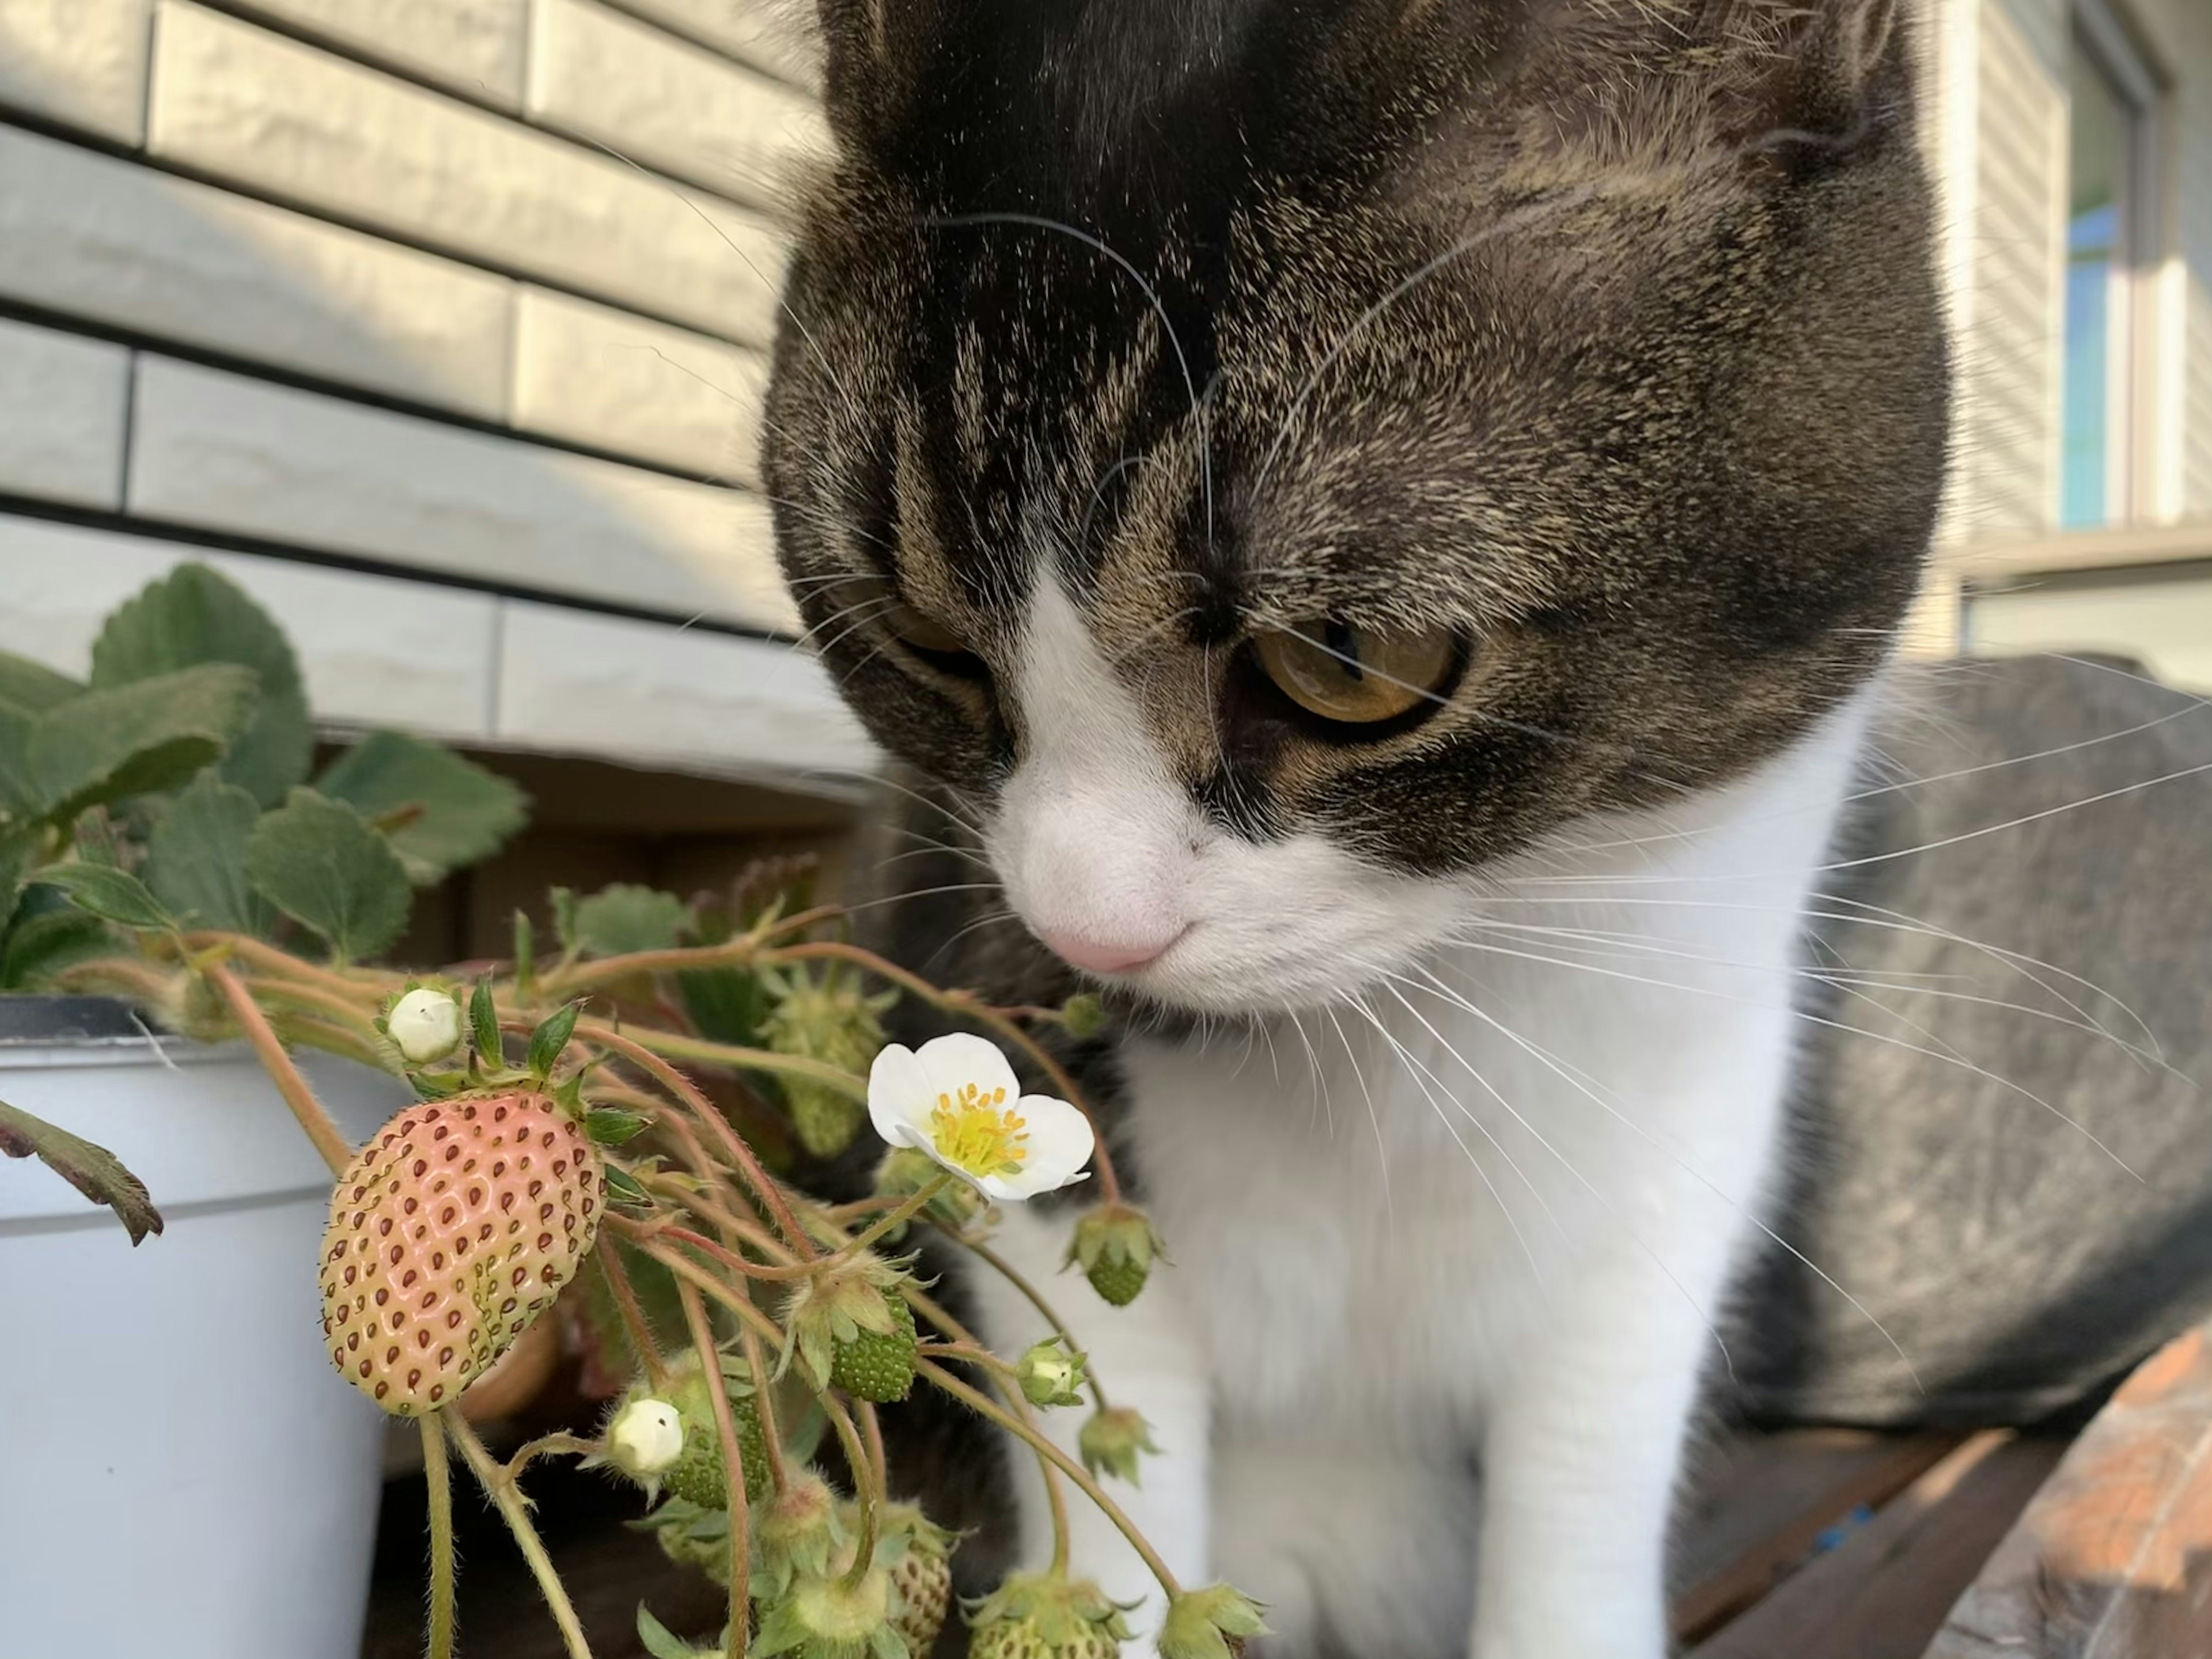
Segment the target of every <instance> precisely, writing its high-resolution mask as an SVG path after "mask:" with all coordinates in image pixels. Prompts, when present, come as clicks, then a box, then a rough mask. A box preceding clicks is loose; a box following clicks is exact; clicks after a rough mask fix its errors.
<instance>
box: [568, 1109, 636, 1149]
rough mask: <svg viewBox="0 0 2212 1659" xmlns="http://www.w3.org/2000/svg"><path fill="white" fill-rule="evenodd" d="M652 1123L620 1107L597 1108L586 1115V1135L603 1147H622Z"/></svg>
mask: <svg viewBox="0 0 2212 1659" xmlns="http://www.w3.org/2000/svg"><path fill="white" fill-rule="evenodd" d="M652 1121H653V1120H652V1119H651V1118H648V1117H645V1116H642V1115H640V1114H638V1113H636V1112H629V1111H624V1110H623V1109H622V1108H621V1107H619V1106H595V1107H593V1108H592V1109H591V1110H590V1111H588V1112H586V1114H585V1115H584V1133H586V1134H587V1135H589V1136H591V1138H592V1139H593V1140H595V1141H597V1142H599V1145H600V1146H622V1145H623V1143H625V1142H627V1141H631V1140H635V1139H637V1137H638V1136H639V1135H641V1134H643V1133H645V1130H646V1127H647V1125H648V1124H650V1123H651V1122H652Z"/></svg>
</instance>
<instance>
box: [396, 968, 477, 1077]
mask: <svg viewBox="0 0 2212 1659" xmlns="http://www.w3.org/2000/svg"><path fill="white" fill-rule="evenodd" d="M384 1029H385V1030H386V1033H387V1034H388V1035H389V1036H391V1038H392V1041H393V1042H396V1043H398V1045H399V1052H400V1053H401V1054H404V1055H406V1056H407V1063H408V1064H409V1065H410V1066H428V1065H429V1064H430V1063H431V1062H432V1061H434V1060H443V1059H444V1058H445V1057H446V1056H447V1054H452V1053H453V1050H454V1049H456V1048H459V1047H460V1046H461V1005H460V1004H459V1003H458V1002H456V1001H454V1000H453V997H452V996H451V995H450V994H448V993H447V992H444V991H434V990H432V989H430V988H429V987H428V986H423V987H420V988H418V989H416V990H412V991H410V992H409V993H408V994H406V995H405V996H404V997H402V998H400V999H399V1000H398V1001H397V1002H395V1003H393V1004H392V1012H390V1013H388V1014H386V1016H385V1017H384Z"/></svg>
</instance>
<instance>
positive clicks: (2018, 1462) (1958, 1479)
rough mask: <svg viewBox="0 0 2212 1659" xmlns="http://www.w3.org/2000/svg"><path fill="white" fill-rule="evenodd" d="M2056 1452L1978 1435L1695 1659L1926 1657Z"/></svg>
mask: <svg viewBox="0 0 2212 1659" xmlns="http://www.w3.org/2000/svg"><path fill="white" fill-rule="evenodd" d="M2062 1449H2063V1448H2062V1447H2061V1446H2060V1445H2058V1444H2057V1443H2053V1442H2050V1441H2045V1440H2039V1439H2028V1438H2021V1437H2015V1436H2013V1435H2011V1434H2009V1433H2006V1432H2002V1431H1997V1432H1991V1433H1987V1434H1978V1435H1976V1436H1974V1437H1972V1439H1970V1440H1968V1441H1966V1443H1963V1444H1961V1445H1960V1446H1959V1447H1958V1448H1957V1449H1955V1450H1954V1451H1952V1452H1951V1453H1950V1454H1949V1455H1948V1456H1946V1457H1944V1458H1943V1459H1942V1461H1941V1462H1938V1463H1936V1465H1935V1466H1934V1467H1933V1468H1929V1470H1928V1471H1927V1473H1926V1474H1923V1475H1922V1476H1921V1477H1920V1478H1919V1479H1918V1480H1915V1481H1913V1482H1912V1484H1911V1486H1908V1487H1906V1488H1905V1491H1904V1492H1901V1493H1899V1496H1898V1497H1897V1498H1894V1499H1893V1501H1892V1502H1891V1503H1889V1504H1887V1506H1886V1507H1884V1508H1883V1509H1882V1510H1881V1511H1880V1513H1878V1514H1877V1515H1875V1517H1874V1519H1873V1520H1872V1521H1870V1522H1868V1523H1867V1524H1866V1525H1865V1526H1863V1527H1862V1528H1859V1529H1858V1530H1857V1532H1855V1533H1853V1534H1851V1535H1850V1537H1849V1538H1847V1539H1846V1540H1844V1542H1843V1543H1842V1544H1841V1545H1840V1546H1839V1547H1837V1548H1836V1549H1834V1550H1832V1551H1831V1552H1829V1553H1826V1554H1825V1555H1821V1556H1819V1557H1817V1558H1815V1559H1814V1560H1813V1561H1811V1562H1810V1563H1808V1564H1807V1565H1805V1566H1804V1567H1803V1568H1802V1569H1801V1570H1800V1571H1797V1572H1796V1573H1795V1574H1794V1575H1792V1576H1791V1577H1789V1578H1788V1579H1786V1580H1784V1582H1783V1583H1782V1584H1781V1586H1780V1587H1779V1588H1778V1589H1776V1590H1775V1591H1774V1593H1773V1594H1771V1595H1769V1596H1767V1597H1766V1598H1765V1600H1764V1601H1760V1602H1759V1604H1758V1605H1757V1606H1755V1607H1753V1608H1751V1610H1750V1611H1749V1612H1747V1613H1745V1614H1743V1616H1742V1617H1741V1618H1739V1619H1737V1620H1735V1621H1734V1622H1733V1623H1731V1624H1729V1626H1727V1627H1726V1628H1725V1629H1723V1630H1722V1631H1721V1632H1719V1633H1718V1634H1717V1635H1715V1636H1713V1637H1712V1638H1710V1639H1709V1640H1707V1641H1706V1642H1705V1643H1704V1644H1701V1645H1700V1646H1699V1647H1697V1648H1696V1649H1694V1650H1692V1659H1778V1656H1784V1655H1787V1656H1789V1659H1921V1656H1922V1655H1923V1652H1924V1651H1925V1650H1926V1648H1927V1645H1928V1642H1929V1638H1931V1637H1932V1636H1933V1635H1934V1634H1935V1633H1936V1631H1937V1630H1938V1629H1939V1628H1940V1627H1941V1626H1942V1623H1943V1620H1944V1615H1945V1614H1946V1613H1948V1611H1949V1609H1950V1607H1951V1605H1952V1603H1953V1602H1954V1601H1956V1600H1957V1599H1958V1596H1959V1594H1960V1591H1962V1590H1963V1589H1966V1586H1967V1585H1968V1584H1970V1583H1972V1582H1973V1579H1974V1576H1975V1574H1976V1573H1977V1572H1978V1571H1979V1570H1980V1569H1981V1567H1982V1565H1983V1563H1984V1562H1985V1561H1986V1560H1987V1559H1989V1554H1990V1550H1991V1548H1992V1547H1995V1545H1996V1542H1997V1541H1998V1540H1999V1539H2000V1538H2002V1537H2003V1536H2004V1534H2005V1532H2006V1530H2007V1528H2009V1527H2010V1526H2011V1525H2012V1523H2013V1521H2014V1519H2015V1517H2016V1516H2018V1515H2019V1514H2020V1512H2021V1510H2022V1509H2023V1508H2025V1507H2026V1506H2027V1503H2028V1501H2029V1499H2030V1498H2033V1496H2034V1495H2035V1492H2036V1489H2037V1488H2038V1487H2039V1486H2041V1485H2042V1484H2043V1481H2044V1480H2045V1477H2047V1476H2048V1475H2049V1474H2050V1472H2051V1468H2052V1467H2053V1466H2054V1465H2055V1464H2056V1463H2057V1461H2058V1456H2059V1453H2060V1451H2061V1450H2062Z"/></svg>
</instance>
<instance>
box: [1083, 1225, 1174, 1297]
mask: <svg viewBox="0 0 2212 1659" xmlns="http://www.w3.org/2000/svg"><path fill="white" fill-rule="evenodd" d="M1160 1249H1161V1246H1160V1236H1159V1235H1158V1233H1157V1232H1155V1231H1152V1219H1151V1218H1150V1217H1148V1216H1146V1214H1145V1212H1143V1211H1142V1210H1136V1209H1132V1208H1130V1207H1129V1206H1127V1205H1126V1204H1107V1205H1102V1206H1100V1207H1099V1208H1097V1209H1096V1210H1093V1211H1092V1212H1091V1213H1090V1214H1089V1215H1087V1216H1085V1217H1084V1218H1083V1219H1082V1220H1080V1221H1079V1222H1078V1223H1076V1225H1075V1237H1073V1240H1072V1241H1071V1242H1070V1243H1069V1245H1068V1250H1067V1260H1068V1261H1069V1263H1070V1264H1071V1265H1073V1266H1076V1267H1081V1268H1082V1269H1083V1276H1084V1277H1085V1279H1089V1280H1090V1281H1091V1289H1092V1290H1094V1291H1097V1292H1098V1294H1099V1295H1100V1296H1102V1297H1104V1298H1105V1299H1106V1300H1107V1301H1108V1302H1109V1303H1110V1304H1113V1305H1114V1306H1115V1307H1116V1308H1126V1307H1127V1306H1128V1305H1129V1304H1131V1303H1132V1302H1134V1301H1135V1300H1136V1299H1137V1293H1138V1292H1139V1291H1141V1290H1143V1289H1144V1288H1145V1281H1146V1279H1149V1278H1150V1277H1151V1276H1152V1259H1153V1257H1155V1256H1157V1255H1159V1254H1160Z"/></svg>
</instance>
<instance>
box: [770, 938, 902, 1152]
mask: <svg viewBox="0 0 2212 1659" xmlns="http://www.w3.org/2000/svg"><path fill="white" fill-rule="evenodd" d="M771 986H772V988H775V991H776V1004H775V1008H774V1010H772V1011H771V1012H769V1017H768V1018H767V1019H766V1020H764V1021H763V1022H762V1024H761V1035H762V1036H763V1037H764V1038H766V1039H767V1042H768V1046H769V1048H773V1049H775V1052H776V1053H778V1054H793V1055H796V1056H798V1057H799V1058H800V1059H803V1060H821V1061H823V1063H824V1064H826V1065H830V1066H837V1067H838V1068H839V1069H841V1070H842V1071H847V1072H850V1073H854V1075H855V1076H857V1077H866V1075H867V1074H868V1066H869V1064H870V1062H872V1060H874V1059H875V1057H876V1051H877V1050H878V1049H879V1048H882V1047H883V1046H884V1028H883V1023H882V1015H883V1012H884V1009H886V1008H888V1007H890V1005H891V1004H892V1002H893V1001H895V1000H896V993H895V992H889V993H881V994H877V995H874V996H870V995H868V994H866V992H865V991H864V990H863V989H862V987H860V984H859V983H858V981H856V980H854V979H853V978H850V977H844V978H841V977H840V976H839V975H837V974H836V970H835V969H831V970H830V971H829V973H826V974H824V975H823V976H822V977H821V978H820V979H818V980H817V979H815V978H813V977H812V976H811V975H808V974H807V973H806V971H805V969H793V972H792V975H791V977H790V978H789V979H788V980H787V981H785V980H775V981H771ZM783 1097H784V1102H785V1103H786V1104H787V1106H789V1107H790V1109H791V1121H792V1127H793V1128H795V1129H796V1130H797V1131H798V1132H799V1145H801V1146H804V1147H805V1148H806V1150H807V1151H808V1152H811V1153H812V1154H813V1155H814V1156H815V1157H817V1158H835V1157H836V1156H837V1154H838V1153H840V1152H843V1151H844V1150H845V1148H846V1147H848V1146H851V1145H852V1144H853V1137H854V1133H857V1132H858V1130H859V1129H860V1124H861V1123H862V1121H864V1120H865V1119H866V1116H867V1108H866V1106H864V1105H862V1104H861V1103H860V1102H859V1101H858V1100H855V1099H854V1098H853V1097H851V1096H850V1095H848V1094H844V1093H842V1092H840V1091H838V1090H836V1089H833V1088H830V1087H829V1086H828V1085H824V1084H820V1083H815V1082H811V1081H810V1080H808V1079H805V1078H786V1079H784V1080H783Z"/></svg>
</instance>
